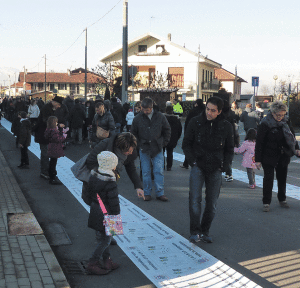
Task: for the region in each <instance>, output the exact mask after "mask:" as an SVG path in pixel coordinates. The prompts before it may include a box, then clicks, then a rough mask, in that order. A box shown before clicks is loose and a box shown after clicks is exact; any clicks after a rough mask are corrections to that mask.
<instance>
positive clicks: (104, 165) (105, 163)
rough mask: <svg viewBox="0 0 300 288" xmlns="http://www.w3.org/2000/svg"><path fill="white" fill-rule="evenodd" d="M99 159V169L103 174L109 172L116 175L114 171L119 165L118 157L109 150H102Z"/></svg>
mask: <svg viewBox="0 0 300 288" xmlns="http://www.w3.org/2000/svg"><path fill="white" fill-rule="evenodd" d="M97 160H98V163H99V168H98V171H99V172H100V173H101V174H108V175H110V176H115V174H114V172H113V171H112V170H113V169H115V168H116V167H117V165H118V157H117V156H116V155H115V154H114V153H112V152H109V151H102V152H101V153H99V154H98V155H97Z"/></svg>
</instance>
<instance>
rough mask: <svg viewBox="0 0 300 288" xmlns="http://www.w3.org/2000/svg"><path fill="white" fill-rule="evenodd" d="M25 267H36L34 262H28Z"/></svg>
mask: <svg viewBox="0 0 300 288" xmlns="http://www.w3.org/2000/svg"><path fill="white" fill-rule="evenodd" d="M25 267H26V268H31V267H36V265H35V263H34V261H28V262H25Z"/></svg>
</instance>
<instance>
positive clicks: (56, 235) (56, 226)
mask: <svg viewBox="0 0 300 288" xmlns="http://www.w3.org/2000/svg"><path fill="white" fill-rule="evenodd" d="M44 229H45V236H46V238H47V240H48V242H49V244H50V245H51V246H60V245H71V244H72V242H71V240H70V238H69V235H68V234H67V232H66V230H65V228H64V226H63V225H62V224H60V223H50V224H48V225H47V226H46V227H44Z"/></svg>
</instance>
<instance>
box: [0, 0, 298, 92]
mask: <svg viewBox="0 0 300 288" xmlns="http://www.w3.org/2000/svg"><path fill="white" fill-rule="evenodd" d="M41 3H42V4H41ZM122 23H123V0H111V1H103V0H97V1H96V0H85V1H78V0H73V1H66V0H61V1H57V0H51V1H48V0H44V1H42V2H41V1H39V0H27V1H23V0H22V1H21V0H10V1H5V3H1V17H0V84H2V85H4V84H6V85H8V84H9V81H8V80H9V76H8V75H10V79H11V83H13V82H14V79H15V75H16V77H18V72H20V71H24V67H25V68H26V69H27V71H29V72H44V71H45V58H44V56H45V55H46V70H47V71H48V72H50V71H54V72H66V71H67V69H75V68H79V67H84V63H85V32H84V30H85V28H87V51H88V58H87V59H88V60H87V62H88V68H89V69H91V68H95V67H96V66H97V64H99V59H101V58H102V57H103V56H105V55H106V54H108V53H110V52H112V51H114V50H115V49H116V48H119V47H120V46H121V45H122V33H123V26H122V25H123V24H122ZM147 32H153V33H155V34H157V35H159V36H161V37H164V38H167V35H168V33H171V34H172V41H173V42H174V43H176V44H179V45H182V46H183V45H185V47H186V48H188V49H190V50H191V51H194V52H197V51H198V46H199V45H200V52H201V54H202V55H203V56H206V55H207V56H208V58H210V59H212V60H214V61H216V62H218V63H221V64H222V67H223V68H224V69H226V70H228V71H230V72H232V73H234V72H235V67H236V66H237V71H238V76H240V77H242V78H243V79H244V80H246V81H247V82H248V84H243V85H242V93H250V92H251V91H253V88H252V87H251V79H252V76H258V77H259V79H260V88H259V89H261V90H262V89H263V87H264V86H265V87H266V86H267V87H268V88H269V92H270V93H272V92H273V89H274V85H275V81H274V79H273V76H274V75H277V76H278V80H277V85H278V83H279V81H280V80H284V81H291V82H293V83H296V82H300V59H299V53H300V2H299V1H298V0H286V1H279V0H273V1H271V0H263V1H261V0H252V1H237V0H227V1H224V0H211V1H207V0H206V1H203V0H188V1H179V0H175V1H174V0H160V1H158V0H152V1H141V0H139V1H137V0H128V40H129V41H130V40H133V39H134V38H136V37H139V36H141V35H143V34H145V33H147ZM4 81H5V82H4ZM259 92H260V90H259ZM259 92H258V94H259Z"/></svg>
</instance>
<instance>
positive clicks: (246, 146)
mask: <svg viewBox="0 0 300 288" xmlns="http://www.w3.org/2000/svg"><path fill="white" fill-rule="evenodd" d="M254 150H255V142H253V141H249V140H246V141H244V142H243V144H242V145H241V146H240V147H239V148H234V153H242V154H243V162H242V166H243V167H245V168H254V169H255V168H256V166H255V164H254V162H255V161H254V160H255V159H254Z"/></svg>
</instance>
